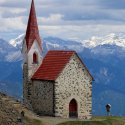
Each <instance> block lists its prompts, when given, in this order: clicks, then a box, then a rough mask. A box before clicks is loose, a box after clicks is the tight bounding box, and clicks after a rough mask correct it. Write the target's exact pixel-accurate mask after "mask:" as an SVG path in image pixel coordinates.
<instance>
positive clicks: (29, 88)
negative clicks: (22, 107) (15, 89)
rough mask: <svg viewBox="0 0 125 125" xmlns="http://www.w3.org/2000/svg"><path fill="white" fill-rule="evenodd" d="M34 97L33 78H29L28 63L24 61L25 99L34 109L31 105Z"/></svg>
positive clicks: (28, 105)
mask: <svg viewBox="0 0 125 125" xmlns="http://www.w3.org/2000/svg"><path fill="white" fill-rule="evenodd" d="M31 98H32V84H31V80H30V79H28V65H27V63H24V65H23V100H24V103H25V104H26V105H27V107H28V108H30V109H32V106H31Z"/></svg>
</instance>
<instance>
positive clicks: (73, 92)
mask: <svg viewBox="0 0 125 125" xmlns="http://www.w3.org/2000/svg"><path fill="white" fill-rule="evenodd" d="M42 49H44V48H42V42H41V39H40V35H39V30H38V24H37V18H36V12H35V6H34V1H33V0H32V4H31V9H30V15H29V21H28V25H27V31H26V35H25V38H24V41H23V46H22V53H23V56H24V65H23V97H24V103H26V104H28V106H29V107H31V108H32V110H33V111H34V112H35V113H37V114H39V115H49V116H57V117H63V118H69V117H77V118H79V119H89V118H91V115H92V114H91V113H92V81H93V77H92V75H91V74H90V72H89V71H88V69H87V67H86V66H85V64H84V63H83V62H82V61H81V59H80V58H79V56H78V54H77V53H76V52H75V51H69V50H67V51H66V50H65V51H64V50H50V51H49V52H48V53H47V54H46V55H45V57H44V58H43V57H42V55H41V54H42Z"/></svg>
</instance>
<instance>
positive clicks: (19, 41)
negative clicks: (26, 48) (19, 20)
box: [9, 34, 25, 50]
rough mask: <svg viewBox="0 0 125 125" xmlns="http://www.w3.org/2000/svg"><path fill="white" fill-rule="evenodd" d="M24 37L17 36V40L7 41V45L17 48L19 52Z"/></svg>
mask: <svg viewBox="0 0 125 125" xmlns="http://www.w3.org/2000/svg"><path fill="white" fill-rule="evenodd" d="M24 36H25V34H21V35H19V36H18V37H17V38H15V39H11V40H10V41H9V44H10V45H12V46H13V47H15V48H18V49H20V50H21V48H22V42H23V39H24Z"/></svg>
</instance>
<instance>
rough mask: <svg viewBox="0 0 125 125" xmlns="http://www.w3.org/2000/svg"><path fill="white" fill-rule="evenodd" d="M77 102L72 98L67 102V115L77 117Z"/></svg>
mask: <svg viewBox="0 0 125 125" xmlns="http://www.w3.org/2000/svg"><path fill="white" fill-rule="evenodd" d="M77 116H78V115H77V102H76V100H75V99H72V100H71V101H70V103H69V117H77Z"/></svg>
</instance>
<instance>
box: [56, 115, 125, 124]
mask: <svg viewBox="0 0 125 125" xmlns="http://www.w3.org/2000/svg"><path fill="white" fill-rule="evenodd" d="M58 125H125V117H113V116H111V117H94V118H92V120H91V121H69V122H65V123H61V124H58Z"/></svg>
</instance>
